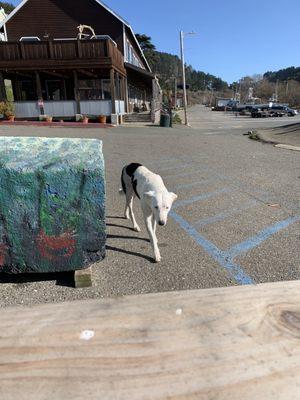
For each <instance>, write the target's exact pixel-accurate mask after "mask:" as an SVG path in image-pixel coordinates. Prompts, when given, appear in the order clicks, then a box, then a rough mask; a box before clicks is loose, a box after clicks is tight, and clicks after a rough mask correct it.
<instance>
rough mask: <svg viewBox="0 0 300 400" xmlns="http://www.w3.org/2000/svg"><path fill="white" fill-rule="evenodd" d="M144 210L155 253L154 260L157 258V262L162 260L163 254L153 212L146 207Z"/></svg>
mask: <svg viewBox="0 0 300 400" xmlns="http://www.w3.org/2000/svg"><path fill="white" fill-rule="evenodd" d="M143 212H144V219H145V225H146V228H147V231H148V234H149V238H150V243H151V246H152V249H153V253H154V260H155V262H160V261H161V256H160V252H159V248H158V245H157V238H156V234H155V232H154V230H153V219H152V212H151V211H150V212H149V211H147V210H146V209H145V208H144V210H143Z"/></svg>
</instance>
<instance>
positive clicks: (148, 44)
mask: <svg viewBox="0 0 300 400" xmlns="http://www.w3.org/2000/svg"><path fill="white" fill-rule="evenodd" d="M135 36H136V38H137V40H138V42H139V44H140V46H141V48H142V50H143V51H149V50H152V51H154V50H156V48H155V46H154V44H153V43H152V39H151V37H150V36H147V35H144V34H139V33H137V34H136V35H135Z"/></svg>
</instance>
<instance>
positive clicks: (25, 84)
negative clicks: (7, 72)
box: [18, 80, 36, 101]
mask: <svg viewBox="0 0 300 400" xmlns="http://www.w3.org/2000/svg"><path fill="white" fill-rule="evenodd" d="M18 85H19V87H20V96H21V98H20V99H19V100H21V101H29V100H36V93H35V87H34V84H33V82H32V81H31V80H28V81H27V80H26V81H20V82H18Z"/></svg>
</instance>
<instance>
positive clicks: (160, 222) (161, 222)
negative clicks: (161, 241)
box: [158, 221, 166, 226]
mask: <svg viewBox="0 0 300 400" xmlns="http://www.w3.org/2000/svg"><path fill="white" fill-rule="evenodd" d="M158 225H160V226H165V225H166V223H165V222H164V221H159V223H158Z"/></svg>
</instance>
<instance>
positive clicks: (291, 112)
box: [285, 107, 298, 117]
mask: <svg viewBox="0 0 300 400" xmlns="http://www.w3.org/2000/svg"><path fill="white" fill-rule="evenodd" d="M285 111H286V113H287V115H288V116H289V117H294V116H295V115H298V111H297V110H294V109H293V108H290V107H286V109H285Z"/></svg>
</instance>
